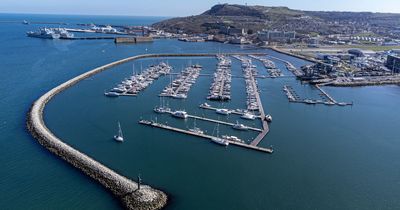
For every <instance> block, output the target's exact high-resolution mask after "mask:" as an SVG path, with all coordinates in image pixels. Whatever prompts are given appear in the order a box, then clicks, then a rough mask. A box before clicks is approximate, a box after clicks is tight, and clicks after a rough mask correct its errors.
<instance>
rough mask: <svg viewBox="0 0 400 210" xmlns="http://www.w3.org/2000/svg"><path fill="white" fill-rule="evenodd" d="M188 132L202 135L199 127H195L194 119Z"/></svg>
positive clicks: (202, 132)
mask: <svg viewBox="0 0 400 210" xmlns="http://www.w3.org/2000/svg"><path fill="white" fill-rule="evenodd" d="M189 131H192V132H193V133H197V134H204V131H202V130H201V129H200V128H199V127H196V119H194V122H193V128H190V129H189Z"/></svg>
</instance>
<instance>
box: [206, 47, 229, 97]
mask: <svg viewBox="0 0 400 210" xmlns="http://www.w3.org/2000/svg"><path fill="white" fill-rule="evenodd" d="M217 59H218V64H217V71H216V73H215V74H214V80H213V82H212V84H211V87H210V93H209V94H208V97H207V99H208V100H214V101H226V100H230V99H231V81H232V74H231V63H232V61H231V60H230V59H229V58H227V57H225V56H224V55H218V56H217Z"/></svg>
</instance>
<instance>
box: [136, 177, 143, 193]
mask: <svg viewBox="0 0 400 210" xmlns="http://www.w3.org/2000/svg"><path fill="white" fill-rule="evenodd" d="M137 183H138V190H140V184H141V183H142V178H140V174H139V175H138V177H137Z"/></svg>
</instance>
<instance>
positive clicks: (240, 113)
mask: <svg viewBox="0 0 400 210" xmlns="http://www.w3.org/2000/svg"><path fill="white" fill-rule="evenodd" d="M200 108H202V109H208V110H213V111H217V109H218V108H215V107H212V106H205V105H204V104H201V105H200ZM245 111H246V110H240V111H238V110H229V112H230V113H231V114H236V115H243V114H244V113H245ZM255 117H256V118H261V116H260V115H255Z"/></svg>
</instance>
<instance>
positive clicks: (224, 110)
mask: <svg viewBox="0 0 400 210" xmlns="http://www.w3.org/2000/svg"><path fill="white" fill-rule="evenodd" d="M215 111H216V112H217V114H222V115H229V114H230V113H231V111H229V110H228V109H217V110H215Z"/></svg>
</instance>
